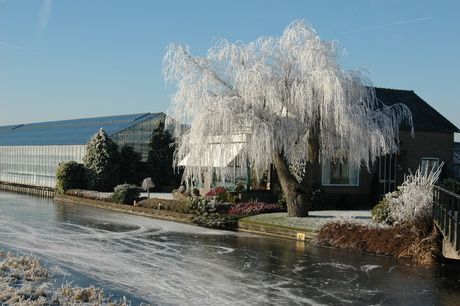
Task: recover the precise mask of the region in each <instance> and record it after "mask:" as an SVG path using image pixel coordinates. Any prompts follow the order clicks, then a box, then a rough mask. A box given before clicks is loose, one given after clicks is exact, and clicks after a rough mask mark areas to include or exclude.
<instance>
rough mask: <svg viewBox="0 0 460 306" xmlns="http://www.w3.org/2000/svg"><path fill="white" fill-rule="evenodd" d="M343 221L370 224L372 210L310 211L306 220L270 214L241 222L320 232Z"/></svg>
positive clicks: (280, 214)
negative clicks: (329, 224)
mask: <svg viewBox="0 0 460 306" xmlns="http://www.w3.org/2000/svg"><path fill="white" fill-rule="evenodd" d="M343 219H347V220H354V221H356V222H359V223H370V222H371V213H370V210H322V211H310V212H309V216H308V217H304V218H295V217H288V216H287V213H270V214H261V215H255V216H250V217H246V218H243V219H241V221H243V222H245V221H247V222H255V223H262V224H268V225H275V226H281V227H289V228H297V229H305V230H313V231H314V230H319V229H320V228H321V227H322V226H323V225H324V224H326V223H327V222H331V221H338V220H343Z"/></svg>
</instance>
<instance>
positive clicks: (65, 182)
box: [56, 161, 85, 194]
mask: <svg viewBox="0 0 460 306" xmlns="http://www.w3.org/2000/svg"><path fill="white" fill-rule="evenodd" d="M84 181H85V168H84V167H83V165H81V164H79V163H77V162H76V161H67V162H62V163H60V164H59V167H58V168H57V170H56V182H57V183H56V189H57V191H58V192H59V193H62V194H65V193H66V191H67V190H70V189H76V188H85V182H84Z"/></svg>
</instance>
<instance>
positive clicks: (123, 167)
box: [120, 145, 144, 185]
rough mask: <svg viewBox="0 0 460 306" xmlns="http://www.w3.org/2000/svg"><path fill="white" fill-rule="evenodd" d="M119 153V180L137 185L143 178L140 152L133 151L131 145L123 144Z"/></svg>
mask: <svg viewBox="0 0 460 306" xmlns="http://www.w3.org/2000/svg"><path fill="white" fill-rule="evenodd" d="M120 155H121V161H120V182H124V183H127V184H134V185H138V184H139V183H140V182H141V181H142V179H143V178H144V175H143V174H142V168H141V165H142V155H141V153H139V152H136V151H134V148H133V147H131V146H127V145H124V146H122V147H121V149H120Z"/></svg>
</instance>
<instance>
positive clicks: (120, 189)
mask: <svg viewBox="0 0 460 306" xmlns="http://www.w3.org/2000/svg"><path fill="white" fill-rule="evenodd" d="M139 196H140V191H139V188H138V187H137V186H136V185H130V184H122V185H118V186H116V187H115V189H114V190H113V196H112V201H113V202H115V203H118V204H133V202H134V201H137V200H138V199H139Z"/></svg>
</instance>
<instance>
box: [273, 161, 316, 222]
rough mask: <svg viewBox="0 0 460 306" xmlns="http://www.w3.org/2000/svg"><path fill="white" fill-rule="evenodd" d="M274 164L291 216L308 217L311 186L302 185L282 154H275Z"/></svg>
mask: <svg viewBox="0 0 460 306" xmlns="http://www.w3.org/2000/svg"><path fill="white" fill-rule="evenodd" d="M274 164H275V167H276V171H277V173H278V178H279V181H280V184H281V188H282V189H283V192H284V195H285V196H286V202H287V211H288V216H289V217H308V208H309V206H310V198H311V186H302V185H301V183H299V182H297V180H296V178H295V177H294V176H293V175H292V174H291V172H290V171H289V165H288V164H287V162H286V160H285V159H284V158H283V156H282V154H275V158H274ZM312 182H313V181H312Z"/></svg>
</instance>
